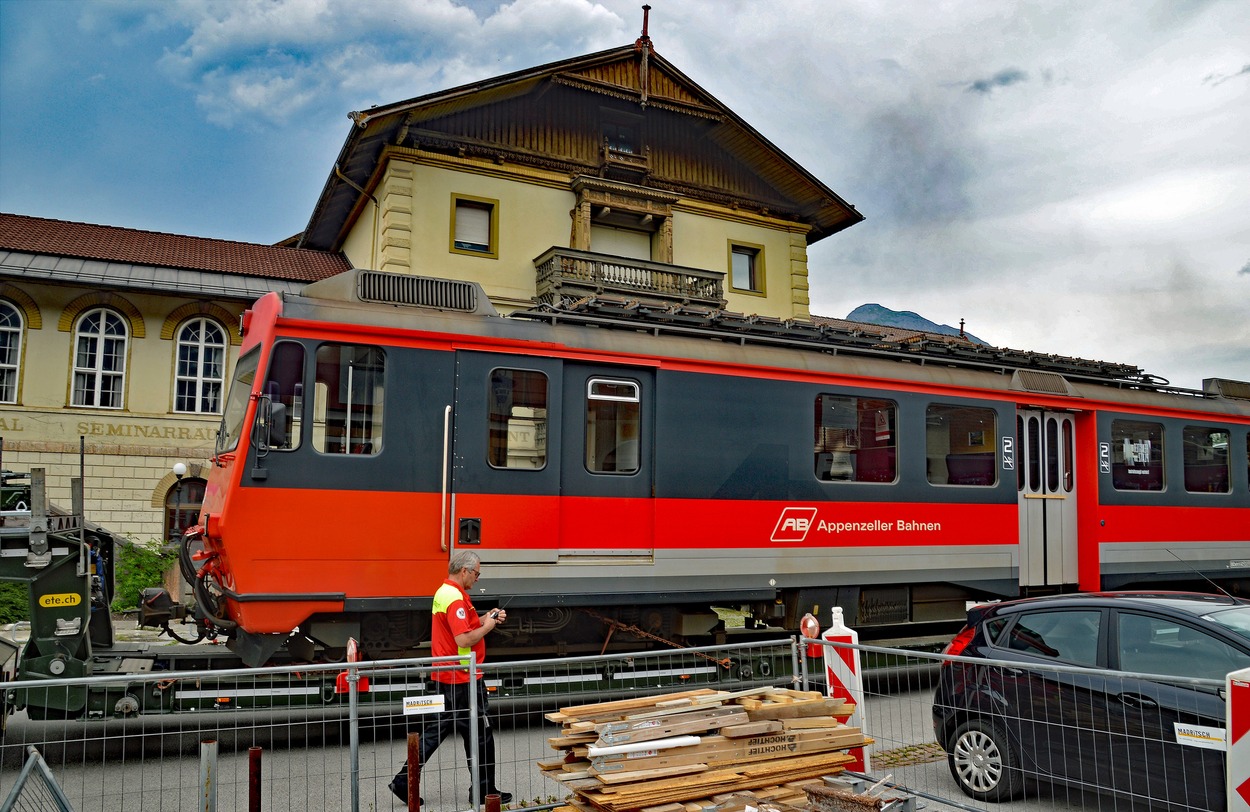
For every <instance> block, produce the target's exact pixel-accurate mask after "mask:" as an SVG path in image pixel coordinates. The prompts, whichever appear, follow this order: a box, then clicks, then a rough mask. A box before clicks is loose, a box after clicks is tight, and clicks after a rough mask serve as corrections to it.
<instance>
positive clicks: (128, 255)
mask: <svg viewBox="0 0 1250 812" xmlns="http://www.w3.org/2000/svg"><path fill="white" fill-rule="evenodd" d="M350 269H351V263H350V262H348V261H347V258H346V257H345V256H344V255H343V254H341V253H328V252H325V251H311V250H307V249H298V248H284V247H280V246H274V245H258V244H255V243H243V242H234V241H231V240H214V239H209V238H205V237H187V236H183V235H180V234H162V233H159V232H153V231H138V230H135V229H131V228H116V227H114V226H101V225H92V224H90V223H71V222H66V221H63V220H47V219H44V218H42V217H27V216H25V215H19V214H6V213H3V212H0V276H4V277H10V278H15V279H25V280H29V281H32V282H52V283H62V284H74V285H86V286H90V287H99V288H113V289H118V290H136V289H138V290H146V291H149V292H162V293H170V294H177V295H184V296H194V297H200V298H203V297H208V298H234V299H243V300H247V301H251V300H254V299H256V298H258V297H260V296H261V295H263V294H265V293H267V292H269V291H271V290H289V291H296V290H299V289H301V288H302V287H303V286H304V285H305V284H307V283H309V282H315V281H317V280H318V279H325V278H326V277H329V276H334V275H336V274H340V273H342V272H344V271H347V270H350Z"/></svg>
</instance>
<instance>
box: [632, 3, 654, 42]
mask: <svg viewBox="0 0 1250 812" xmlns="http://www.w3.org/2000/svg"><path fill="white" fill-rule="evenodd" d="M650 16H651V6H643V7H642V36H640V37H639V38H638V39H636V40H634V50H635V51H641V50H644V49H646V50H648V51H650V50H651V37H649V36H647V18H648V17H650Z"/></svg>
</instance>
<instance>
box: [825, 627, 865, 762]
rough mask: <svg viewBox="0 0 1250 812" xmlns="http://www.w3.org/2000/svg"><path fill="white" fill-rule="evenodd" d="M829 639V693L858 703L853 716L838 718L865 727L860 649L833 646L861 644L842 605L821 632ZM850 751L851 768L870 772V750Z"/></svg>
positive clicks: (848, 751)
mask: <svg viewBox="0 0 1250 812" xmlns="http://www.w3.org/2000/svg"><path fill="white" fill-rule="evenodd" d="M821 639H822V640H824V641H825V646H824V649H825V651H824V655H825V685H826V688H825V690H826V692H827V693H828V694H829V696H835V695H836V696H840V697H842V698H843V699H845V700H847V701H848V703H849V704H851V705H853V706H854V710H853V711H852V712H851V714H850V715H849V716H846V717H842V716H839V717H838V721H840V722H842V723H844V724H847V725H851V726H852V727H858V728H859V729H860V730H863V729H864V723H865V722H864V679H863V673H862V672H861V671H860V667H859V649H857V648H848V647H846V646H845V645H843V646H834V645H830V644H832V643H843V644H849V645H852V646H853V645H858V643H859V634H858V633H856V631H855V630H854V629H852V628H850V627H848V626H847V625H846V624H845V623H844V622H843V621H842V607H841V606H835V607H833V622H832V623H831V624H830V625H829V629H828V631H826V632H825V633H824V634H823V635H821ZM846 752H847V754H848V755H850V756H852V757H854V759H855V761H853V762H851V763H850V764H849V765H847V766H848V767H850V769H852V770H857V771H859V772H867V771H868V770H869V769H870V767H869V760H868V753H866V752H864V748H863V747H852V748H850V749H848V750H847V751H846Z"/></svg>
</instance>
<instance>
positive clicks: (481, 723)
mask: <svg viewBox="0 0 1250 812" xmlns="http://www.w3.org/2000/svg"><path fill="white" fill-rule="evenodd" d="M436 684H437V685H438V691H439V693H441V694H442V695H443V712H442V713H440V714H438V715H437V716H435V717H434V718H433V719H431V718H430V717H429V716H422V717H421V720H420V724H421V763H422V764H425V763H426V762H428V761H429V760H430V756H432V755H434V751H435V750H437V749H438V746H439V745H440V744H442V743H443V739H446V738H447V737H448V736H450V735H451V734H452V731H455V732H456V733H459V734H460V739H461V741H463V742H464V757H465V760H466V762H467V761H468V760H469V757H470V755H471V753H472V750H471V749H470V748H471V747H472V744H471V741H470V739H469V734H470V732H471V730H470V727H469V724H470V721H471V720H470V717H469V690H470V687H471V685H470V683H467V682H439V683H436ZM472 688H473V690H476V691H477V718H478V728H477V753H478V755H477V763H478V776H479V780H480V781H481V785H480V787H479V794H478V801H479V803H480V802H482V801H484V800H485V799H486V796H487V795H488V794H490V793H491V792H494V791H495V789H496V787H495V732H494V730H493V729H492V728H491V725H490V719H489V718H488V715H487V704H486V681H485V680H480V679H478V680H473V682H472ZM395 786H397V787H399V788H400V789H401V790H404V791H406V790H407V788H408V765H407V763H405V764H404V766H403V768H402V769H401V770H400V771H399V773H398V774H397V775H396V776H395Z"/></svg>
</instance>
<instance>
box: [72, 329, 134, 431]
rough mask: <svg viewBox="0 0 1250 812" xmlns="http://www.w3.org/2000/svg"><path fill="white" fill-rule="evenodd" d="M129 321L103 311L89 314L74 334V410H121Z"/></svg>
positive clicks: (124, 384)
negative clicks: (91, 407)
mask: <svg viewBox="0 0 1250 812" xmlns="http://www.w3.org/2000/svg"><path fill="white" fill-rule="evenodd" d="M129 337H130V334H129V332H128V330H127V328H126V320H125V319H123V318H122V317H121V316H119V315H118V314H117V313H115V312H113V311H112V310H107V309H105V308H102V307H98V308H95V309H94V310H88V311H87V312H86V313H84V314H83V316H82V318H80V319H79V320H78V327H77V329H76V330H75V331H74V395H73V404H74V405H75V406H96V407H99V408H101V409H120V408H122V406H123V405H125V404H124V403H123V400H124V398H125V392H126V344H127V340H128V339H129Z"/></svg>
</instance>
